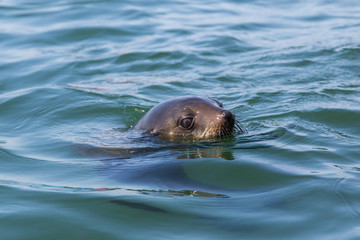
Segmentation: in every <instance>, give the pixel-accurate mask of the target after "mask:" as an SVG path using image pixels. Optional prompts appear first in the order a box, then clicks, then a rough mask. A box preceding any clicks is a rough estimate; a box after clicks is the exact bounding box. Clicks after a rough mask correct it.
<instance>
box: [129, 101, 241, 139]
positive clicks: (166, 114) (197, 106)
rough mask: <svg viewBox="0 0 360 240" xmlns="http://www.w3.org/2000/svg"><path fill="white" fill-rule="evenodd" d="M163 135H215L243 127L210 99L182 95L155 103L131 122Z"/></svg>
mask: <svg viewBox="0 0 360 240" xmlns="http://www.w3.org/2000/svg"><path fill="white" fill-rule="evenodd" d="M134 129H136V130H145V131H146V132H148V133H151V134H157V135H160V136H163V137H186V138H188V137H189V138H218V137H223V136H226V135H229V134H231V133H233V132H234V131H235V130H236V131H238V132H240V133H244V132H245V129H244V128H243V127H242V126H241V124H240V123H239V122H238V121H237V120H236V119H235V115H234V114H232V113H231V112H230V111H228V110H226V109H224V108H223V105H222V103H221V102H219V101H218V100H216V99H213V98H207V97H198V96H183V97H177V98H173V99H169V100H166V101H164V102H161V103H159V104H158V105H156V106H155V107H153V108H152V109H150V111H149V112H147V113H146V114H145V116H144V117H143V118H141V119H140V121H139V122H138V123H137V124H136V125H135V127H134Z"/></svg>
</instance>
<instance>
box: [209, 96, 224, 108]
mask: <svg viewBox="0 0 360 240" xmlns="http://www.w3.org/2000/svg"><path fill="white" fill-rule="evenodd" d="M208 98H209V99H210V100H213V101H214V102H216V103H217V105H219V107H221V108H222V107H223V104H222V103H221V102H220V101H219V100H217V99H215V98H211V97H208Z"/></svg>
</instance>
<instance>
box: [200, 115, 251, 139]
mask: <svg viewBox="0 0 360 240" xmlns="http://www.w3.org/2000/svg"><path fill="white" fill-rule="evenodd" d="M232 133H239V134H244V133H246V129H245V128H244V127H243V126H242V124H241V123H240V122H239V121H238V120H236V119H235V116H233V117H232V118H231V119H228V120H225V121H220V122H215V123H214V124H212V125H211V126H209V127H207V128H205V130H204V132H203V133H202V134H201V135H200V137H201V138H219V137H225V136H228V135H230V134H232Z"/></svg>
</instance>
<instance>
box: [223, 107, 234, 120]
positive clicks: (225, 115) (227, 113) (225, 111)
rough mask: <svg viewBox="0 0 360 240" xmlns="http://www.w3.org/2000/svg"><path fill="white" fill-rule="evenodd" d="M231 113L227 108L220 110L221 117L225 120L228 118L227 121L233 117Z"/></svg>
mask: <svg viewBox="0 0 360 240" xmlns="http://www.w3.org/2000/svg"><path fill="white" fill-rule="evenodd" d="M233 116H234V115H233V114H232V113H231V112H230V111H228V110H223V111H222V112H221V117H223V118H225V119H226V120H228V121H230V120H231V119H233Z"/></svg>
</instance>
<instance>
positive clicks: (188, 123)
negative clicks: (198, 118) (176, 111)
mask: <svg viewBox="0 0 360 240" xmlns="http://www.w3.org/2000/svg"><path fill="white" fill-rule="evenodd" d="M193 125H194V118H193V117H186V118H183V119H181V121H180V126H181V127H182V128H185V129H190V128H192V126H193Z"/></svg>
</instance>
